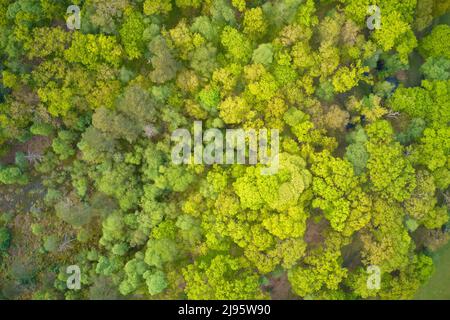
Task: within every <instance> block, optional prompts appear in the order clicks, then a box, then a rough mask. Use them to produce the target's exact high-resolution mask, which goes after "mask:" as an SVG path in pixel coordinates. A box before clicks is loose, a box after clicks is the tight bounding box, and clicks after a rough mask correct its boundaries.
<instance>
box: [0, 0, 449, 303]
mask: <svg viewBox="0 0 450 320" xmlns="http://www.w3.org/2000/svg"><path fill="white" fill-rule="evenodd" d="M70 5H76V6H78V7H79V8H80V15H79V18H80V21H79V22H80V23H79V27H80V28H79V29H78V28H76V27H75V28H69V24H68V23H67V21H69V20H67V19H68V18H70V16H71V15H73V14H76V13H70V12H68V11H67V8H68V7H69V6H70ZM370 5H377V6H378V9H379V12H380V19H381V20H380V21H379V25H378V26H377V27H376V28H370V27H368V25H367V19H368V18H369V17H370V16H371V14H370V13H368V7H369V6H370ZM449 13H450V2H449V1H447V0H377V1H368V0H316V1H313V0H276V1H275V0H268V1H264V0H72V1H66V0H64V1H61V0H58V1H56V0H0V55H1V61H0V298H4V299H292V298H293V299H411V298H413V297H414V295H415V294H416V292H417V291H418V289H419V288H420V287H421V285H423V284H424V283H426V282H427V280H428V279H429V278H430V277H431V275H432V273H433V269H434V266H433V259H432V258H433V253H434V252H435V251H436V250H437V249H438V248H440V247H442V246H443V245H445V244H446V243H447V242H448V240H449V236H450V222H449V216H450V213H449V205H450V191H449V185H450V126H449V124H450V47H449V46H450V41H449V40H450V22H449V21H450V20H449ZM66 20H67V21H66ZM196 121H201V122H202V124H203V129H204V130H206V129H217V130H218V131H219V132H222V133H223V134H224V135H225V130H227V129H245V130H249V129H253V130H255V132H262V130H270V131H275V130H277V132H279V141H280V145H279V169H278V171H277V172H276V173H275V174H272V175H265V174H263V173H262V172H263V171H262V170H260V169H261V167H262V165H261V164H257V165H252V164H238V163H234V164H218V163H215V164H198V163H190V164H175V163H173V161H172V158H171V152H172V147H173V141H172V139H171V137H172V134H173V132H174V131H175V130H177V129H186V130H187V131H188V132H190V133H191V134H192V136H194V133H193V127H194V122H196ZM215 132H217V131H215ZM272 137H273V136H272ZM205 146H206V143H205ZM73 265H75V266H78V267H79V269H80V270H81V275H82V276H81V286H80V289H79V290H71V289H70V288H69V287H68V286H67V284H66V283H67V280H68V277H69V275H70V274H68V273H67V272H66V270H67V267H68V266H73ZM374 266H375V267H376V268H378V270H379V271H380V274H379V276H380V279H379V280H380V283H379V286H377V287H375V288H372V287H370V286H368V284H367V283H368V282H367V279H368V277H369V275H370V274H369V273H368V270H370V269H371V268H373V267H374Z"/></svg>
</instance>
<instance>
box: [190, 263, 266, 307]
mask: <svg viewBox="0 0 450 320" xmlns="http://www.w3.org/2000/svg"><path fill="white" fill-rule="evenodd" d="M208 260H210V261H208ZM183 276H184V278H185V280H186V293H187V296H188V298H189V299H193V300H199V299H234V300H237V299H261V298H264V295H263V294H262V292H261V291H260V289H259V284H258V276H257V275H256V274H254V273H252V272H251V270H249V269H246V268H245V265H242V261H240V260H239V259H236V258H232V257H230V256H226V255H218V256H216V257H214V258H212V259H211V258H210V259H203V261H199V262H196V263H195V264H192V265H188V266H187V267H186V268H185V269H184V270H183Z"/></svg>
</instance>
